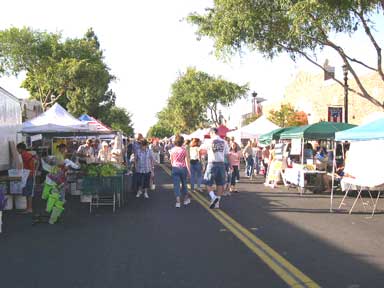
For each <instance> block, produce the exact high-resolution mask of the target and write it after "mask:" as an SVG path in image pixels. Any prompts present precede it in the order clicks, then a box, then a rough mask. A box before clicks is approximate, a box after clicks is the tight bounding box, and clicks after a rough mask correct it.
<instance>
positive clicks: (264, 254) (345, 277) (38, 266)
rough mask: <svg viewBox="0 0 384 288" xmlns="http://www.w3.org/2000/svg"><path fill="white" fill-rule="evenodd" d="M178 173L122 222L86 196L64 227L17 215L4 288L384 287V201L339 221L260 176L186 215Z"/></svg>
mask: <svg viewBox="0 0 384 288" xmlns="http://www.w3.org/2000/svg"><path fill="white" fill-rule="evenodd" d="M163 167H164V169H163ZM168 169H169V167H166V166H162V167H160V166H158V167H156V191H152V192H151V193H150V199H144V198H140V199H136V198H135V195H133V194H131V195H130V196H129V199H128V200H129V201H128V204H127V205H126V206H125V207H122V208H120V209H117V211H116V213H114V214H113V213H112V209H111V208H110V207H102V208H96V209H95V210H94V212H93V213H92V214H91V215H90V214H89V209H88V206H87V205H86V204H84V203H79V200H78V199H77V198H74V199H71V200H70V201H69V202H68V203H67V204H66V214H65V216H64V221H63V223H59V224H55V225H49V224H38V225H35V226H32V225H31V219H30V217H29V216H26V215H18V214H15V213H14V212H7V213H6V215H5V216H4V225H3V230H4V231H3V233H2V234H0V259H1V261H0V281H1V287H8V288H19V287H20V288H24V287H28V288H32V287H33V288H45V287H49V288H52V287H54V288H62V287H63V288H64V287H65V288H70V287H79V288H80V287H81V288H84V287H89V288H95V287H115V288H117V287H130V288H136V287H137V288H142V287H143V288H144V287H161V288H162V287H164V288H172V287H175V288H176V287H177V288H184V287H191V288H192V287H199V288H204V287H210V288H214V287H217V288H224V287H228V288H232V287H274V288H275V287H276V288H279V287H337V288H339V287H346V288H359V287H370V288H371V287H372V288H373V287H384V273H383V271H384V249H383V248H384V241H383V240H384V229H383V227H384V214H383V213H382V212H381V211H382V210H384V202H380V201H379V207H378V210H379V211H378V212H377V214H376V215H375V216H374V217H373V218H369V217H368V216H370V214H369V213H364V209H363V206H362V205H361V203H359V204H358V205H357V207H356V208H355V213H353V214H352V215H349V214H348V213H346V211H345V210H343V211H336V212H334V213H330V212H329V195H324V194H312V193H309V192H307V193H305V194H304V195H303V196H300V195H299V194H298V192H297V190H295V189H288V188H286V187H281V186H279V187H277V188H275V189H272V188H269V187H265V186H264V185H263V184H262V182H263V178H262V177H261V176H257V177H256V179H253V180H249V179H246V178H242V179H241V181H240V183H238V188H239V191H240V193H238V194H234V195H232V196H227V197H224V198H223V199H222V202H221V207H222V209H220V210H217V209H213V210H210V209H209V208H207V203H208V197H207V195H206V194H205V193H199V192H194V196H193V201H192V203H191V205H189V206H188V207H181V208H180V209H176V208H174V204H175V200H174V195H173V190H172V184H171V183H172V179H171V177H170V176H169V175H168V174H167V172H169V171H168ZM340 199H341V197H340V195H338V196H337V197H336V199H335V205H334V206H335V207H336V206H337V205H338V203H339V202H340ZM353 200H354V198H352V197H350V198H349V199H348V201H347V202H348V205H350V204H351V203H352V201H353Z"/></svg>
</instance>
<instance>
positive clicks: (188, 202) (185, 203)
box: [184, 198, 191, 206]
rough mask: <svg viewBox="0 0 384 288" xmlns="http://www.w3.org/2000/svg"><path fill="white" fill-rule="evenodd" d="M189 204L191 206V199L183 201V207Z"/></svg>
mask: <svg viewBox="0 0 384 288" xmlns="http://www.w3.org/2000/svg"><path fill="white" fill-rule="evenodd" d="M189 204H191V199H190V198H187V199H185V200H184V205H185V206H187V205H189Z"/></svg>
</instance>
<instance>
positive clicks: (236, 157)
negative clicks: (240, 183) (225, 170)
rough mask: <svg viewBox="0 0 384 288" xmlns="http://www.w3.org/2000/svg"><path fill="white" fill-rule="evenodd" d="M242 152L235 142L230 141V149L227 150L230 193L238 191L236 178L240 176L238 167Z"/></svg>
mask: <svg viewBox="0 0 384 288" xmlns="http://www.w3.org/2000/svg"><path fill="white" fill-rule="evenodd" d="M241 157H242V154H241V151H240V147H239V146H238V145H237V143H236V142H232V143H231V149H230V150H229V155H228V158H229V164H230V165H231V172H232V173H231V187H230V190H229V191H230V192H232V193H238V191H237V189H236V179H237V178H238V177H240V175H239V174H240V173H239V167H240V160H241Z"/></svg>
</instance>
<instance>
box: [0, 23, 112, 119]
mask: <svg viewBox="0 0 384 288" xmlns="http://www.w3.org/2000/svg"><path fill="white" fill-rule="evenodd" d="M21 72H25V73H26V78H25V80H24V81H23V82H22V87H24V88H25V89H27V90H28V91H29V93H30V95H31V98H34V99H37V100H39V101H40V102H41V103H42V107H43V109H44V110H45V109H46V108H48V107H50V106H51V105H52V104H54V103H55V102H59V103H60V104H62V105H63V106H65V107H66V108H67V109H68V111H70V112H71V113H73V114H74V115H76V116H78V115H80V114H82V113H88V114H90V115H92V116H95V117H97V118H100V115H101V114H102V112H105V111H106V109H108V108H111V107H112V106H113V104H114V101H115V95H114V93H113V92H112V91H110V90H108V86H109V84H110V83H111V81H113V80H114V76H113V75H111V74H110V72H109V68H108V67H107V65H106V64H105V63H104V59H103V53H102V51H101V50H100V44H99V42H98V39H97V37H96V35H95V33H94V32H93V30H92V29H89V30H88V31H87V33H86V34H85V36H84V37H83V38H81V39H66V40H63V39H62V36H61V35H60V34H57V33H47V32H41V31H35V30H32V29H31V28H22V29H18V28H10V29H6V30H3V31H0V73H3V74H8V75H18V74H19V73H21Z"/></svg>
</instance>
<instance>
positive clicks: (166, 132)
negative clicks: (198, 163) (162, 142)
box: [147, 123, 174, 139]
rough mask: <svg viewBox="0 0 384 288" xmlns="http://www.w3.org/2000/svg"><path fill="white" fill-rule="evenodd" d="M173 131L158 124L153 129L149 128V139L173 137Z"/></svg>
mask: <svg viewBox="0 0 384 288" xmlns="http://www.w3.org/2000/svg"><path fill="white" fill-rule="evenodd" d="M173 134H174V133H173V131H172V129H171V128H170V127H166V126H163V125H162V124H161V123H156V124H155V125H153V126H152V127H151V128H149V130H148V133H147V137H157V138H161V139H162V138H164V137H171V136H172V135H173Z"/></svg>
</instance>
